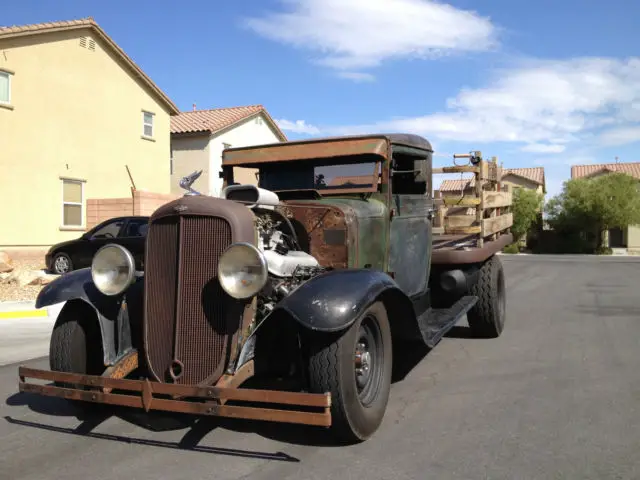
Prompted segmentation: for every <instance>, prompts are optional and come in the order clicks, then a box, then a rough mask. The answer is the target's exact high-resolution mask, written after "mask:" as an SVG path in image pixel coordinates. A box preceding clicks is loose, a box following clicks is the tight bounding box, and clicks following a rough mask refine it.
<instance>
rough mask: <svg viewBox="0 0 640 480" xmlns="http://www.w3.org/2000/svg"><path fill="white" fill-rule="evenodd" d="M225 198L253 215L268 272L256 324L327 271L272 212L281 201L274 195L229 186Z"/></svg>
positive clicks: (286, 221)
mask: <svg viewBox="0 0 640 480" xmlns="http://www.w3.org/2000/svg"><path fill="white" fill-rule="evenodd" d="M224 196H225V198H227V199H228V200H235V201H237V202H241V203H244V204H245V205H247V207H249V208H251V209H252V210H253V211H254V213H255V215H256V228H257V230H258V236H259V238H258V248H259V249H260V250H261V251H262V252H263V253H264V256H265V258H266V260H267V266H268V269H269V280H268V281H267V284H266V285H265V287H264V288H263V289H262V291H261V292H260V294H259V295H258V305H257V308H258V312H257V313H258V315H257V322H258V323H259V322H260V321H261V320H262V319H263V318H264V317H265V316H266V315H268V314H269V313H270V312H271V311H272V310H273V309H274V307H275V305H276V304H277V303H278V302H279V301H280V300H281V299H282V298H284V297H286V296H287V295H289V294H290V293H291V292H292V291H293V290H295V289H296V288H298V287H299V286H300V285H302V284H303V283H304V282H306V281H307V280H310V279H311V278H313V277H315V276H317V275H319V274H320V273H322V272H324V271H325V270H326V269H325V268H323V267H321V266H320V264H319V263H318V261H317V260H316V259H315V258H314V257H313V256H312V255H309V254H308V253H306V252H305V251H304V250H303V249H302V248H301V247H300V244H299V242H298V238H297V236H296V232H295V229H294V228H293V225H292V224H291V222H290V221H289V219H288V218H287V217H285V216H284V215H282V214H281V213H279V212H278V211H276V210H275V206H277V205H279V203H280V200H279V199H278V196H277V195H276V194H275V193H274V192H271V191H268V190H264V189H262V188H258V187H256V186H254V185H231V186H228V187H227V188H225V190H224Z"/></svg>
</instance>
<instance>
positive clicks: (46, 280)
mask: <svg viewBox="0 0 640 480" xmlns="http://www.w3.org/2000/svg"><path fill="white" fill-rule="evenodd" d="M58 277H59V275H50V274H48V273H44V272H40V273H39V274H38V276H37V277H35V278H34V279H33V280H31V281H30V282H29V285H48V284H50V283H51V282H53V281H54V280H55V279H56V278H58Z"/></svg>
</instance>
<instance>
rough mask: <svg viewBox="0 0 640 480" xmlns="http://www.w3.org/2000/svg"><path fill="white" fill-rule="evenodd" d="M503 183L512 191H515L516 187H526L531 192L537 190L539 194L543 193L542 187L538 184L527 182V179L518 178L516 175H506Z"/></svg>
mask: <svg viewBox="0 0 640 480" xmlns="http://www.w3.org/2000/svg"><path fill="white" fill-rule="evenodd" d="M502 183H503V184H504V185H508V186H509V190H510V191H513V189H514V188H516V187H524V188H528V189H529V190H535V191H536V192H538V193H542V185H538V184H537V183H535V182H532V181H530V180H527V179H526V178H522V177H517V176H515V175H510V174H508V175H504V176H503V177H502Z"/></svg>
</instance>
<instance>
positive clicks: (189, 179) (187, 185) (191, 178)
mask: <svg viewBox="0 0 640 480" xmlns="http://www.w3.org/2000/svg"><path fill="white" fill-rule="evenodd" d="M200 175H202V170H196V171H195V172H193V173H191V174H189V175H187V176H186V177H182V180H180V188H183V189H185V190H187V193H185V196H186V195H202V194H201V193H200V192H198V191H197V190H194V189H193V188H191V185H193V182H195V181H196V180H197V179H198V178H200Z"/></svg>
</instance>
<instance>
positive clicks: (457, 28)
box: [0, 0, 640, 194]
mask: <svg viewBox="0 0 640 480" xmlns="http://www.w3.org/2000/svg"><path fill="white" fill-rule="evenodd" d="M150 5H151V4H150V3H149V2H125V1H124V0H112V1H110V2H86V1H82V2H81V1H75V0H64V1H56V2H52V1H46V0H41V1H35V0H21V1H17V0H13V1H7V2H5V4H4V5H3V11H2V13H3V14H2V18H1V19H0V24H2V25H19V24H28V23H39V22H46V21H55V20H69V19H74V18H82V17H87V16H93V17H94V19H95V20H96V21H97V22H98V23H99V24H100V26H101V27H102V28H103V29H104V30H105V31H106V32H107V33H108V34H109V35H110V36H111V37H112V38H113V39H114V40H115V41H116V42H117V43H118V44H119V45H120V46H121V47H122V48H123V49H124V50H125V51H126V52H127V53H128V54H129V55H130V56H131V57H132V58H133V59H134V60H135V61H136V62H137V63H138V64H139V65H140V66H141V67H142V69H143V70H144V71H145V72H146V73H147V74H148V75H149V76H150V77H151V78H152V79H153V80H154V81H155V82H156V83H157V84H158V85H159V87H160V88H162V89H163V90H164V91H165V92H166V93H167V94H168V95H169V96H170V97H171V98H172V99H173V100H174V102H175V103H176V104H177V105H178V107H179V108H181V109H183V110H190V109H191V108H192V104H193V103H195V104H196V105H197V108H199V109H200V108H202V109H204V108H216V107H228V106H238V105H248V104H256V103H261V104H263V105H265V107H266V108H267V110H268V111H269V113H270V114H271V115H272V116H273V117H274V118H275V119H277V121H278V122H279V123H280V125H281V127H282V128H283V129H284V130H285V133H286V134H287V135H288V137H289V138H290V139H296V138H304V137H308V136H310V135H335V134H350V133H363V132H380V131H407V132H413V133H418V134H421V135H423V136H425V137H426V138H428V139H429V140H430V141H431V142H432V143H433V145H434V147H435V150H436V154H437V155H438V156H437V157H436V162H435V163H436V164H438V165H443V164H446V163H448V162H450V154H452V153H454V152H456V153H457V152H468V151H470V150H481V151H482V152H483V154H484V155H485V156H492V155H497V156H498V158H499V159H500V160H501V161H502V162H503V164H504V166H505V167H511V168H513V167H525V166H544V167H545V174H546V177H547V188H548V190H549V194H555V193H558V192H559V190H560V188H561V185H562V182H563V181H564V180H566V179H568V178H569V175H570V165H571V164H577V163H604V162H613V161H615V157H616V156H618V157H619V158H620V161H623V162H630V161H636V160H638V158H637V157H636V156H635V148H636V147H637V141H638V139H640V58H639V57H638V56H634V55H638V52H637V47H636V48H634V46H636V45H638V44H639V43H640V32H638V29H637V20H638V18H640V3H638V2H628V1H626V2H623V1H621V0H610V1H608V2H596V1H593V0H562V1H558V0H556V1H550V0H538V1H536V2H522V1H517V2H516V1H512V0H511V1H508V0H484V1H483V2H472V1H471V0H454V1H450V2H448V3H445V2H437V3H436V2H431V1H427V0H394V1H390V0H243V1H237V2H214V1H211V0H209V1H189V2H184V1H183V2H171V3H169V2H166V1H158V2H154V3H153V5H154V7H153V8H150V7H149V6H150Z"/></svg>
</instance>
